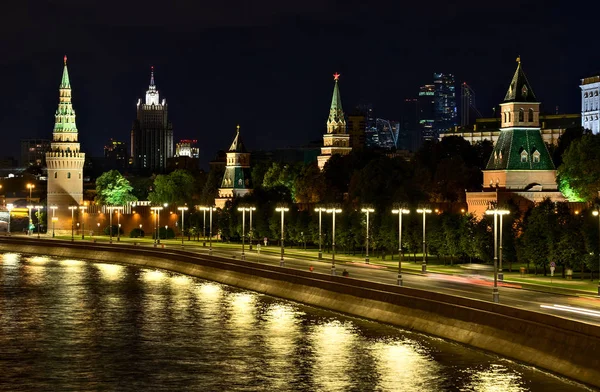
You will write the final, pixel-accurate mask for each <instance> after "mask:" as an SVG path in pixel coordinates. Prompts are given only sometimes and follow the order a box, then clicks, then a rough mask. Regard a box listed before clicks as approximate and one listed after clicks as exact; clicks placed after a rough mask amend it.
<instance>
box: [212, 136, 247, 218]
mask: <svg viewBox="0 0 600 392" xmlns="http://www.w3.org/2000/svg"><path fill="white" fill-rule="evenodd" d="M226 159H227V162H226V166H225V174H223V181H221V187H220V188H219V196H218V197H217V198H216V199H215V205H216V206H217V208H224V207H225V204H226V203H227V202H228V201H231V200H233V198H234V197H241V196H244V195H247V194H249V193H251V192H252V181H251V177H250V172H251V169H250V153H249V152H248V151H246V147H245V146H244V143H243V142H242V137H241V136H240V126H239V125H238V126H237V131H236V134H235V138H234V139H233V143H231V146H230V147H229V151H227V158H226Z"/></svg>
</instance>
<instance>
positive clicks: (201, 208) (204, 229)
mask: <svg viewBox="0 0 600 392" xmlns="http://www.w3.org/2000/svg"><path fill="white" fill-rule="evenodd" d="M196 208H197V209H199V210H200V211H202V237H204V242H203V243H202V246H204V247H206V211H208V207H204V206H196Z"/></svg>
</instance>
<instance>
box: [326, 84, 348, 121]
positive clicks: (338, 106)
mask: <svg viewBox="0 0 600 392" xmlns="http://www.w3.org/2000/svg"><path fill="white" fill-rule="evenodd" d="M339 76H340V75H339V74H337V73H336V74H335V75H333V77H334V80H335V85H334V86H333V96H332V97H331V108H330V109H329V121H330V122H331V121H333V122H340V121H342V120H344V110H343V109H342V97H341V95H340V87H339V85H338V78H339Z"/></svg>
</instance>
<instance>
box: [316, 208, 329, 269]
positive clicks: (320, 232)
mask: <svg viewBox="0 0 600 392" xmlns="http://www.w3.org/2000/svg"><path fill="white" fill-rule="evenodd" d="M323 211H327V209H326V208H322V207H319V208H315V212H318V213H319V260H321V259H322V258H323V247H322V242H323V241H322V240H323V232H322V231H321V213H322V212H323Z"/></svg>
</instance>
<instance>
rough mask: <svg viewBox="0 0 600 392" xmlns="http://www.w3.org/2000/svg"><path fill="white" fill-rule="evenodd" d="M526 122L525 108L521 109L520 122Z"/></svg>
mask: <svg viewBox="0 0 600 392" xmlns="http://www.w3.org/2000/svg"><path fill="white" fill-rule="evenodd" d="M524 121H525V110H523V108H521V109H519V122H524Z"/></svg>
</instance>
